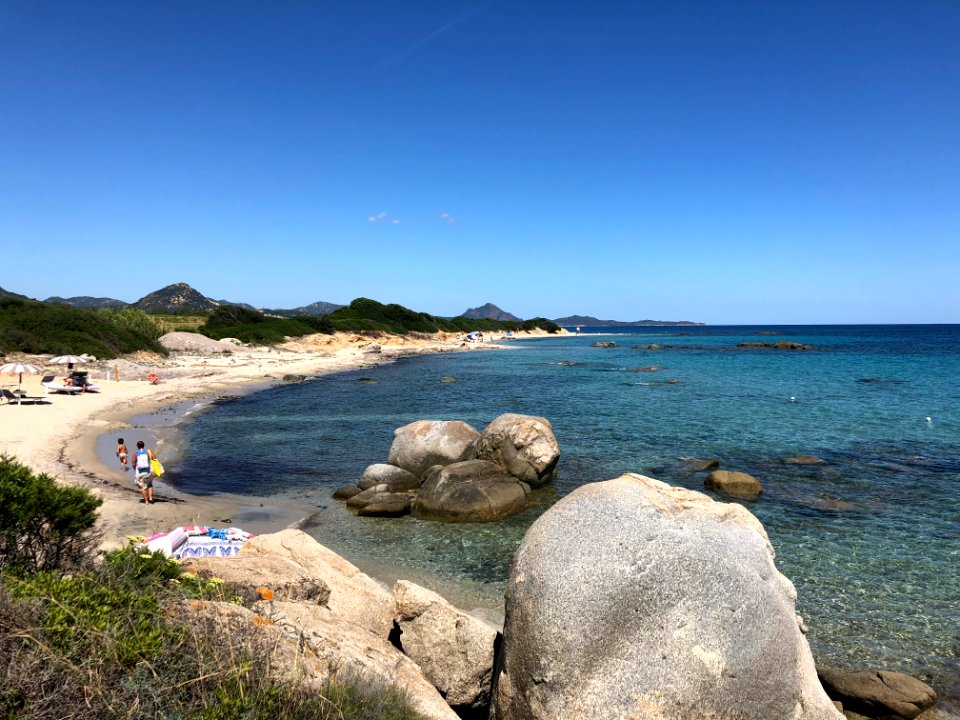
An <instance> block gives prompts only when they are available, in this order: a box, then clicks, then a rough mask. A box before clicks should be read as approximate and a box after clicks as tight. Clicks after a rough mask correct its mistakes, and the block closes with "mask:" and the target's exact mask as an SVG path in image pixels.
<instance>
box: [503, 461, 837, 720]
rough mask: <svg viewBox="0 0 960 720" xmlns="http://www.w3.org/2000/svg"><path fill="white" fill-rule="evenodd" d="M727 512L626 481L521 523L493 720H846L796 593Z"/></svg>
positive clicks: (597, 487) (735, 513)
mask: <svg viewBox="0 0 960 720" xmlns="http://www.w3.org/2000/svg"><path fill="white" fill-rule="evenodd" d="M773 556H774V553H773V549H772V547H771V546H770V543H769V541H768V539H767V535H766V532H765V531H764V529H763V526H762V525H761V524H760V522H759V521H758V520H757V519H756V518H755V517H754V516H753V515H751V514H750V513H749V512H748V511H747V510H746V509H745V508H744V507H742V506H741V505H738V504H727V503H719V502H715V501H713V500H711V499H710V498H709V497H708V496H706V495H704V494H702V493H698V492H694V491H692V490H686V489H684V488H679V487H671V486H669V485H667V484H665V483H662V482H659V481H657V480H653V479H651V478H647V477H643V476H641V475H634V474H627V475H623V476H621V477H620V478H617V479H616V480H610V481H607V482H601V483H595V484H591V485H586V486H584V487H581V488H579V489H578V490H576V491H575V492H573V493H571V494H570V495H568V496H566V497H565V498H563V499H562V500H561V501H560V502H558V503H557V504H556V505H554V506H553V507H552V508H550V509H549V510H548V511H547V512H546V513H544V514H543V515H542V516H541V517H540V518H539V519H538V520H537V521H536V522H535V523H534V524H533V525H532V526H531V528H530V529H529V531H528V532H527V534H526V536H525V537H524V539H523V542H522V543H521V546H520V548H519V550H518V551H517V554H516V556H515V558H514V561H513V566H512V568H511V571H510V578H509V581H508V586H507V591H506V625H505V628H504V643H503V649H502V655H501V659H499V660H498V665H499V666H501V667H502V672H501V673H500V674H499V675H497V676H495V678H494V698H493V712H492V714H491V717H494V718H497V719H498V720H541V719H542V720H546V719H547V718H549V719H551V720H572V719H573V718H578V719H579V718H591V720H605V719H607V718H610V719H611V720H613V719H614V718H649V719H651V720H652V719H654V718H656V719H658V720H687V719H689V718H707V717H711V718H731V719H732V718H737V719H738V720H788V719H789V720H828V719H829V720H842V715H840V714H839V713H838V712H837V710H836V709H835V708H834V706H833V704H832V703H831V701H830V699H829V698H828V697H827V695H826V693H825V692H824V691H823V688H822V687H821V685H820V683H819V682H818V680H817V675H816V670H815V668H814V664H813V657H812V656H811V654H810V648H809V646H808V645H807V642H806V639H805V638H804V637H803V634H802V632H801V629H800V623H801V621H800V619H799V618H798V617H797V615H796V611H795V601H796V592H795V590H794V588H793V585H792V583H791V582H790V581H789V580H787V578H785V577H784V576H782V575H781V574H780V573H779V572H778V571H777V569H776V567H775V566H774V563H773Z"/></svg>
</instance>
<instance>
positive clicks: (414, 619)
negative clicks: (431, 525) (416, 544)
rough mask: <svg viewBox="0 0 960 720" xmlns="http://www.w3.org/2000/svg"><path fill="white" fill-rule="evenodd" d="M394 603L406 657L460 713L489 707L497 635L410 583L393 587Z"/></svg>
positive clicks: (489, 627) (433, 594) (436, 596)
mask: <svg viewBox="0 0 960 720" xmlns="http://www.w3.org/2000/svg"><path fill="white" fill-rule="evenodd" d="M393 597H394V599H395V600H396V603H397V611H396V616H395V621H396V623H397V626H398V627H399V628H400V646H401V647H402V648H403V652H404V653H405V654H406V655H407V657H409V658H410V659H411V660H413V661H414V662H415V663H417V665H419V666H420V669H421V670H423V673H424V674H425V675H426V676H427V677H428V678H429V679H430V682H432V683H433V684H434V686H435V687H436V688H437V690H439V691H440V693H441V694H442V695H443V697H444V698H446V700H447V702H448V703H450V705H451V707H453V708H454V709H455V710H458V711H461V712H463V711H473V712H476V711H478V710H482V709H483V708H486V707H488V706H489V704H490V680H491V675H492V673H493V650H494V643H495V642H496V639H497V631H496V629H494V628H493V627H491V626H490V625H487V624H486V623H485V622H483V621H481V620H478V619H477V618H475V617H472V616H471V615H467V614H466V613H464V612H462V611H460V610H458V609H457V608H455V607H454V606H453V605H451V604H450V603H448V602H447V601H446V600H444V599H443V598H442V597H440V596H439V595H437V594H436V593H435V592H432V591H431V590H427V589H426V588H422V587H420V586H419V585H415V584H413V583H411V582H408V581H406V580H398V581H397V582H396V584H394V586H393Z"/></svg>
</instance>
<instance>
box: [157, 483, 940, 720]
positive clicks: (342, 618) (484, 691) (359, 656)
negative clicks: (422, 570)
mask: <svg viewBox="0 0 960 720" xmlns="http://www.w3.org/2000/svg"><path fill="white" fill-rule="evenodd" d="M773 557H774V553H773V549H772V547H771V546H770V543H769V541H768V539H767V535H766V532H765V531H764V529H763V526H762V525H761V524H760V522H759V521H758V520H757V519H756V518H755V517H754V516H753V515H751V514H750V512H749V511H747V510H746V509H745V508H744V507H742V506H741V505H736V504H727V503H720V502H716V501H714V500H711V499H710V498H709V497H707V496H706V495H703V494H701V493H697V492H694V491H690V490H686V489H682V488H676V487H671V486H669V485H666V484H664V483H662V482H659V481H657V480H653V479H651V478H647V477H644V476H641V475H634V474H627V475H623V476H622V477H620V478H617V479H615V480H610V481H607V482H602V483H595V484H592V485H587V486H584V487H582V488H580V489H578V490H577V491H575V492H573V493H571V494H570V495H568V496H567V497H566V498H564V499H563V500H561V501H560V502H559V503H557V504H556V505H555V506H554V507H553V508H551V509H550V510H548V511H547V512H546V513H544V515H543V516H541V518H540V519H539V520H537V522H536V523H534V524H533V526H531V528H530V530H529V531H528V533H527V535H526V537H525V538H524V540H523V542H522V544H521V546H520V548H519V550H518V551H517V554H516V557H515V559H514V563H513V567H512V569H511V573H510V579H509V584H508V589H507V594H506V622H505V625H504V627H503V629H502V631H501V630H500V629H499V628H495V627H492V626H490V625H488V624H487V623H485V622H484V621H482V620H480V619H477V618H475V617H473V616H471V615H470V614H468V613H465V612H463V611H461V610H458V609H457V608H455V607H453V606H452V605H450V604H449V603H448V602H446V601H445V600H444V599H443V598H441V597H440V596H439V595H437V594H436V593H433V592H431V591H429V590H427V589H425V588H422V587H419V586H417V585H414V584H413V583H409V582H405V581H399V582H397V583H396V584H395V586H394V587H393V589H392V591H391V590H389V589H387V588H385V587H384V586H382V585H381V584H379V583H378V582H376V581H374V580H373V579H372V578H370V577H369V576H367V575H365V574H363V573H362V572H360V571H359V570H358V569H357V568H356V567H355V566H354V565H352V564H351V563H349V562H347V561H346V560H344V559H343V558H341V557H340V556H338V555H337V554H335V553H333V552H332V551H330V550H328V549H327V548H325V547H323V546H321V545H320V544H318V543H317V542H316V541H314V540H313V539H311V538H310V537H309V536H307V535H306V534H304V533H302V532H300V531H297V530H285V531H283V532H280V533H276V534H271V535H263V536H260V537H257V538H254V539H252V540H250V541H248V542H247V543H246V544H245V546H244V548H243V550H242V551H241V552H240V554H239V556H237V557H236V558H229V559H227V558H219V559H217V558H205V559H203V560H195V561H193V562H192V569H193V570H194V571H207V572H211V573H213V574H215V575H218V576H220V577H222V578H224V580H226V581H227V582H228V583H230V584H231V585H232V586H233V587H234V588H235V589H237V592H239V593H240V595H241V597H246V598H248V599H249V602H247V603H245V605H243V606H241V605H237V604H233V603H217V602H192V603H189V604H184V605H183V606H182V607H180V608H178V609H177V611H176V612H177V614H178V615H180V616H182V617H183V618H184V619H186V620H188V621H190V622H195V623H200V624H203V623H210V622H213V623H215V624H218V625H219V626H221V628H222V630H223V632H224V633H226V634H228V635H229V634H235V635H242V636H243V637H244V639H247V640H250V639H253V640H255V641H256V642H258V644H259V645H260V646H261V647H262V648H264V651H265V652H267V653H269V656H270V657H271V659H272V666H273V668H274V672H275V673H276V674H277V675H278V677H280V678H297V679H299V680H302V681H303V682H305V683H307V684H308V685H312V686H316V687H318V688H319V687H321V686H322V683H323V681H324V680H325V679H327V678H329V677H331V676H340V677H343V676H344V675H354V676H360V677H363V678H369V679H370V680H379V681H385V682H388V683H391V684H394V685H397V686H400V687H402V688H404V689H405V690H406V691H407V692H408V693H409V694H410V696H411V698H412V700H413V703H414V705H415V706H416V707H417V708H418V709H419V711H420V712H421V713H423V714H424V715H425V716H426V717H429V718H445V719H449V720H453V719H454V718H457V717H463V718H481V717H484V718H485V717H491V718H496V719H497V720H512V719H517V720H520V719H523V720H528V719H540V718H543V719H544V720H545V719H546V718H551V719H554V720H563V719H567V718H569V719H573V718H597V719H606V718H610V719H611V720H613V719H614V718H636V719H638V720H642V719H646V718H649V719H651V720H652V719H654V718H656V719H658V720H680V719H684V720H686V719H689V718H707V717H709V718H731V719H733V718H737V719H742V720H780V719H784V720H786V719H788V718H789V719H790V720H820V719H821V718H822V719H825V720H826V719H836V718H842V717H843V715H842V714H841V713H840V711H839V710H838V709H837V706H836V705H835V704H834V702H832V701H831V699H830V698H829V697H828V696H827V693H826V691H825V690H824V686H823V685H822V684H821V682H820V680H819V679H818V676H817V669H816V668H815V667H814V661H813V657H812V655H811V653H810V648H809V646H808V644H807V641H806V639H805V637H804V631H805V628H804V625H803V621H802V620H801V619H800V618H799V617H798V616H797V615H796V609H795V601H796V593H795V591H794V588H793V585H792V583H791V582H790V581H789V580H788V579H787V578H785V577H784V576H783V575H781V574H780V573H779V572H778V571H777V569H776V567H775V565H774V563H773ZM855 675H856V674H855V673H854V674H850V673H847V674H844V673H839V675H834V676H831V682H832V685H831V687H836V686H843V688H844V690H845V691H848V694H847V695H845V696H844V697H845V698H846V702H847V703H848V704H849V705H851V706H854V707H855V709H856V710H857V712H864V713H866V714H867V715H868V716H870V717H903V718H912V717H916V716H917V715H918V714H920V713H921V712H923V711H924V710H926V709H927V708H929V707H931V706H932V705H933V703H934V702H935V701H936V694H935V693H934V692H933V691H932V690H931V689H930V688H928V687H927V686H925V685H923V684H922V683H919V682H918V681H916V680H913V679H912V678H908V677H907V676H903V675H900V674H898V673H887V674H886V675H884V676H882V680H881V681H877V682H873V683H872V684H871V682H870V677H873V678H874V680H876V678H877V677H881V676H880V675H879V674H876V673H874V674H872V675H871V674H870V673H866V675H867V676H869V677H867V679H866V680H865V681H864V682H862V683H861V687H863V688H865V690H864V691H863V693H860V695H863V694H864V693H866V694H868V695H870V697H867V698H864V697H860V696H858V695H857V694H856V693H855V692H854V693H853V694H851V693H850V692H849V689H850V687H852V686H855V685H856V678H855V677H853V676H855ZM934 712H935V711H934ZM848 717H858V715H854V714H850V715H848Z"/></svg>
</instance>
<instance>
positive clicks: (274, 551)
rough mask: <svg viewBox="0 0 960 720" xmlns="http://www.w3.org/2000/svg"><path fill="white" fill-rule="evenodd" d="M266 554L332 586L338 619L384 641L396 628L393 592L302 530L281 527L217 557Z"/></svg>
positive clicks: (331, 597) (232, 560)
mask: <svg viewBox="0 0 960 720" xmlns="http://www.w3.org/2000/svg"><path fill="white" fill-rule="evenodd" d="M264 555H271V556H275V557H280V558H285V559H287V560H290V561H291V562H293V563H295V564H296V565H299V566H300V568H302V572H303V574H304V575H306V576H308V577H311V578H319V579H320V580H322V581H323V582H324V583H326V585H327V587H328V588H329V589H330V595H329V596H328V598H327V601H326V605H327V607H328V608H330V610H331V612H333V613H335V614H336V615H337V616H338V617H339V618H341V619H343V620H345V621H347V622H350V623H353V624H354V625H358V626H360V627H362V628H365V629H366V630H368V631H370V632H372V633H373V634H375V635H377V636H378V637H381V638H383V639H384V640H386V639H387V638H388V637H389V636H390V631H391V630H392V629H393V595H392V594H391V593H390V591H389V590H388V589H387V588H385V587H384V586H383V585H381V584H380V583H378V582H377V581H376V580H374V579H373V578H371V577H370V576H369V575H366V574H364V573H362V572H360V569H359V568H358V567H357V566H356V565H354V564H353V563H351V562H349V561H347V560H345V559H344V558H342V557H340V556H339V555H337V554H336V553H335V552H333V551H332V550H329V549H328V548H326V547H324V546H323V545H321V544H320V543H318V542H317V541H316V540H314V539H313V538H312V537H310V536H309V535H307V534H306V533H305V532H303V531H302V530H282V531H281V532H278V533H271V534H269V535H258V536H256V537H252V538H250V539H249V540H247V541H246V542H245V543H244V544H243V546H242V547H241V548H240V552H239V553H238V554H237V555H236V556H235V557H232V558H218V560H219V561H220V562H221V563H225V564H226V563H230V564H232V563H240V564H242V563H244V562H246V560H247V558H249V557H259V556H264ZM211 569H212V568H211ZM214 572H215V573H216V570H214Z"/></svg>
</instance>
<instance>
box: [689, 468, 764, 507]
mask: <svg viewBox="0 0 960 720" xmlns="http://www.w3.org/2000/svg"><path fill="white" fill-rule="evenodd" d="M703 484H704V485H706V486H707V487H708V488H709V489H710V490H713V491H714V492H720V493H725V494H726V495H731V496H733V497H737V498H741V499H744V500H753V499H754V498H757V497H759V496H760V494H761V493H763V485H761V484H760V481H759V480H757V479H756V478H755V477H754V476H753V475H747V474H746V473H742V472H735V471H733V470H714V471H713V472H712V473H710V474H709V475H707V478H706V480H704V481H703Z"/></svg>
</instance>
